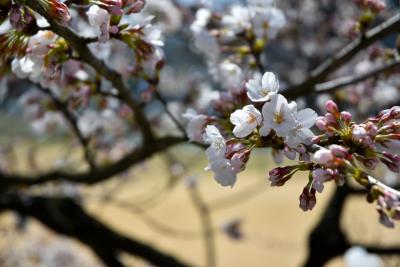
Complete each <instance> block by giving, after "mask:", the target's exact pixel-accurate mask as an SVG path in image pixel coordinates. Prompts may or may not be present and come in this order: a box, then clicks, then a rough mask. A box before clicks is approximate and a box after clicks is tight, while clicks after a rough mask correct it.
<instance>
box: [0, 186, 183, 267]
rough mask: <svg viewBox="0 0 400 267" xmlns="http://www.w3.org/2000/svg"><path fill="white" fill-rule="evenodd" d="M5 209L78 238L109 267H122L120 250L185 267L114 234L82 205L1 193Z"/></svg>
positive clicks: (1, 205) (168, 266)
mask: <svg viewBox="0 0 400 267" xmlns="http://www.w3.org/2000/svg"><path fill="white" fill-rule="evenodd" d="M6 210H12V211H16V212H18V213H20V214H21V215H25V216H31V217H33V218H36V219H37V220H39V221H40V222H41V223H43V224H44V225H46V226H47V227H49V228H50V229H52V230H54V231H56V232H58V233H59V234H63V235H66V236H69V237H73V238H77V239H78V240H79V241H81V242H82V243H84V244H86V245H87V246H89V247H90V248H91V249H92V250H93V251H94V252H95V253H96V254H97V256H98V257H99V258H100V259H101V260H102V261H103V262H104V263H105V264H107V266H110V267H120V266H124V265H123V264H122V263H121V262H120V261H119V260H118V254H119V253H120V252H123V251H124V252H127V253H129V254H132V255H135V256H138V257H140V258H143V259H145V260H146V261H148V262H149V263H151V264H154V265H157V266H163V267H185V266H188V265H187V264H186V263H183V262H181V261H179V260H178V259H176V258H174V257H173V256H170V255H168V254H165V253H163V252H160V251H158V250H156V249H154V248H153V247H152V246H149V245H147V244H145V243H142V242H140V241H137V240H135V239H132V238H128V237H125V236H123V235H121V234H119V233H117V232H115V231H113V230H112V229H110V228H109V227H108V226H106V225H105V224H103V223H102V222H100V221H98V220H97V219H96V218H94V217H92V216H91V215H89V214H87V212H86V211H85V210H84V209H83V208H82V206H80V205H79V204H78V203H76V202H75V201H73V200H72V199H69V198H54V197H33V196H28V195H21V194H14V193H13V194H2V195H0V211H6Z"/></svg>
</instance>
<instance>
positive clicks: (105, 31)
mask: <svg viewBox="0 0 400 267" xmlns="http://www.w3.org/2000/svg"><path fill="white" fill-rule="evenodd" d="M86 15H87V16H88V19H89V23H90V25H92V26H96V27H98V32H99V33H98V36H99V41H100V42H106V41H107V40H108V39H109V38H110V14H109V13H108V12H107V10H105V9H102V8H100V7H99V6H98V5H92V6H91V7H90V8H89V10H88V11H87V12H86Z"/></svg>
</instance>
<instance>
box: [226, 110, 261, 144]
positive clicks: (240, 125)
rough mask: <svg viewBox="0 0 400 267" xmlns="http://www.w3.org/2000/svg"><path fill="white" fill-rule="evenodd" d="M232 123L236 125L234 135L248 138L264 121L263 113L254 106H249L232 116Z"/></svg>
mask: <svg viewBox="0 0 400 267" xmlns="http://www.w3.org/2000/svg"><path fill="white" fill-rule="evenodd" d="M230 121H231V123H232V124H234V125H235V128H234V129H233V134H234V135H235V136H236V137H239V138H243V137H246V136H248V135H249V134H250V133H251V132H252V131H253V130H254V129H255V128H256V127H257V126H258V125H260V123H261V121H262V117H261V113H260V112H259V111H258V110H257V109H256V108H255V107H254V106H253V105H247V106H244V107H243V109H239V110H236V111H235V112H234V113H232V114H231V118H230Z"/></svg>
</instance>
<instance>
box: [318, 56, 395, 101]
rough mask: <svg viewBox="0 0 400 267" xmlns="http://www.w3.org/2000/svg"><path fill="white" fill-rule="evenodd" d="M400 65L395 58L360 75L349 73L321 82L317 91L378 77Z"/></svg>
mask: <svg viewBox="0 0 400 267" xmlns="http://www.w3.org/2000/svg"><path fill="white" fill-rule="evenodd" d="M398 66H400V60H395V61H393V62H390V63H388V64H385V65H383V66H381V67H379V68H376V69H374V70H371V71H369V72H366V73H363V74H359V75H349V76H345V77H341V78H338V79H335V80H332V81H329V82H325V83H320V84H317V85H316V86H315V91H317V92H320V93H328V92H331V91H334V90H336V89H340V88H343V87H345V86H348V85H352V84H355V83H359V82H362V81H364V80H366V79H368V78H372V77H377V76H378V75H379V74H381V73H384V72H386V71H388V70H391V69H394V68H396V67H398Z"/></svg>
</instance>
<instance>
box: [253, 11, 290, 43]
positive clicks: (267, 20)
mask: <svg viewBox="0 0 400 267" xmlns="http://www.w3.org/2000/svg"><path fill="white" fill-rule="evenodd" d="M251 11H252V12H251V13H252V25H253V28H254V30H255V33H256V35H257V37H258V38H265V37H267V38H271V39H273V38H275V37H276V35H277V33H278V32H279V30H280V29H282V28H283V27H284V26H285V25H286V18H285V15H284V14H283V12H282V10H280V9H278V8H275V7H271V6H269V7H265V6H255V7H252V8H251Z"/></svg>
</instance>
